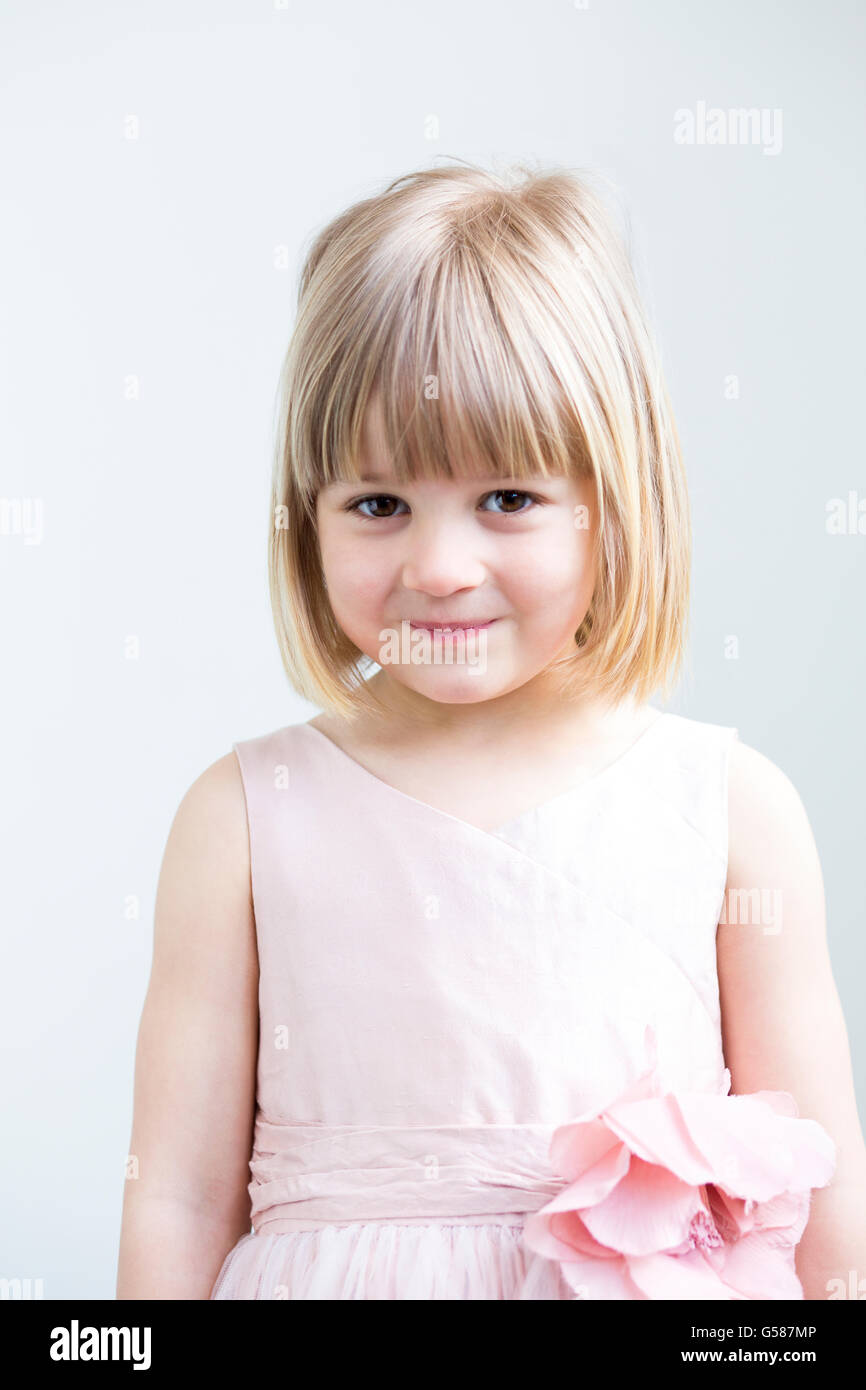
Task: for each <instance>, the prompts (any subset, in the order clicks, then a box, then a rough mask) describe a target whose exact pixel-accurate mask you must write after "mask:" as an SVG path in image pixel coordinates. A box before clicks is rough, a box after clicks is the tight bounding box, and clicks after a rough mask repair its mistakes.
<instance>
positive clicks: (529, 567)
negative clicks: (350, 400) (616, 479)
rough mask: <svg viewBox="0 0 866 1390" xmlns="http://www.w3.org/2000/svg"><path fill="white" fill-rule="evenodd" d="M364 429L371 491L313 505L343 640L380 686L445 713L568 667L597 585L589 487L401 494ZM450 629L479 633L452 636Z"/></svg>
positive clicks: (346, 487) (546, 483)
mask: <svg viewBox="0 0 866 1390" xmlns="http://www.w3.org/2000/svg"><path fill="white" fill-rule="evenodd" d="M372 420H373V423H372V426H371V425H370V424H369V423H368V426H367V428H366V429H365V434H364V452H363V458H364V463H365V468H364V474H363V476H364V478H365V482H364V483H333V484H331V485H330V486H328V487H325V488H323V489H322V490H321V491H320V493H319V495H318V498H317V503H316V506H317V524H318V534H319V547H320V552H321V557H322V564H323V568H324V575H325V582H326V584H327V589H328V598H329V600H330V603H331V607H332V609H333V612H334V617H335V618H336V620H337V623H338V624H339V626H340V628H341V629H342V630H343V632H345V633H346V635H347V636H348V637H349V638H350V639H351V640H352V641H353V642H354V643H355V645H356V646H357V647H359V648H360V650H361V651H363V652H364V653H365V654H366V655H367V656H369V657H371V658H372V660H373V661H375V662H377V663H378V664H379V665H380V666H381V667H382V670H383V672H385V673H386V675H387V676H390V677H391V678H392V679H394V680H396V681H398V682H400V684H401V685H403V686H406V687H407V688H408V689H410V690H413V691H415V692H416V693H417V694H419V695H422V696H424V697H426V698H428V699H431V700H434V701H439V702H443V703H446V704H460V703H473V702H477V701H483V700H490V699H493V698H495V697H496V696H499V695H504V694H506V693H507V692H508V691H511V690H515V689H517V688H518V687H520V686H522V685H525V684H526V682H527V681H530V680H532V679H533V677H535V676H538V675H539V673H541V672H542V671H544V670H545V668H546V667H547V666H548V665H549V663H550V662H551V661H553V660H554V659H555V658H556V657H559V656H564V655H573V654H574V652H575V650H576V648H575V644H574V634H575V633H576V631H577V629H578V628H579V626H580V624H581V622H582V621H583V618H584V617H585V615H586V612H587V609H588V607H589V604H590V600H591V598H592V593H593V588H594V584H595V566H594V563H593V547H594V541H595V534H596V508H595V501H596V499H595V486H594V483H593V482H592V480H584V479H580V480H577V479H571V478H562V477H558V478H543V477H538V478H537V479H522V480H517V479H510V480H509V479H508V478H503V477H502V476H499V475H498V476H495V477H478V476H476V477H466V478H465V479H459V480H452V479H434V480H429V481H427V480H421V481H418V482H412V483H403V484H399V483H397V482H396V481H395V480H394V478H393V475H392V474H390V473H389V470H388V465H387V461H386V458H385V454H384V451H383V450H382V449H381V448H377V428H376V421H375V413H373V414H372ZM449 623H451V624H457V625H460V626H461V627H464V626H465V625H469V624H481V625H484V626H482V627H481V628H480V630H478V629H476V630H475V631H463V632H462V633H456V632H455V633H454V634H453V635H451V636H449V635H448V634H447V633H443V632H442V630H441V628H442V626H444V625H447V624H449ZM410 624H411V626H410ZM425 625H427V626H425ZM437 625H439V629H440V630H439V631H438V633H437V631H436V627H437Z"/></svg>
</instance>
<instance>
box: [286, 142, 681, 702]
mask: <svg viewBox="0 0 866 1390" xmlns="http://www.w3.org/2000/svg"><path fill="white" fill-rule="evenodd" d="M374 398H375V403H377V404H380V405H381V412H382V414H381V418H382V425H383V431H384V439H385V441H386V446H387V449H388V453H389V455H390V458H389V460H388V461H389V463H390V465H391V467H392V469H393V471H394V474H395V476H396V478H397V480H398V481H399V482H406V481H411V480H412V479H413V478H430V477H448V478H454V477H466V476H467V474H468V470H469V469H472V470H473V471H474V468H475V466H477V467H478V469H479V470H482V471H484V472H486V473H489V474H494V475H498V476H503V477H504V476H508V477H516V478H518V479H523V478H528V477H530V476H532V475H535V476H536V477H537V476H538V475H541V476H543V477H546V476H551V475H563V474H565V475H567V476H570V477H591V478H592V479H593V480H594V483H595V489H596V492H595V496H596V500H597V523H598V524H597V530H596V547H595V559H596V582H595V588H594V592H593V595H592V599H591V601H590V605H589V610H588V613H587V616H586V618H585V619H584V620H583V622H582V623H581V626H580V628H579V630H578V631H577V632H576V633H575V650H574V654H573V655H570V656H569V657H568V659H567V661H566V662H565V663H564V664H562V663H557V665H560V666H561V677H562V689H563V691H564V692H565V693H566V694H568V695H574V694H575V693H576V692H577V691H578V690H581V691H589V692H591V693H592V694H593V695H598V696H601V697H603V698H605V699H606V700H610V701H612V702H613V703H619V701H620V700H622V699H624V698H626V697H627V696H628V695H630V694H631V695H633V696H634V697H635V698H636V699H637V700H638V701H639V702H643V701H644V700H645V699H646V698H647V697H648V696H649V695H650V694H651V693H652V692H653V691H654V690H656V689H657V688H658V687H659V686H660V685H661V686H663V687H664V690H665V694H667V693H668V692H669V690H670V688H671V686H672V685H673V683H674V681H675V679H676V678H677V675H678V673H679V669H680V665H681V662H682V653H683V646H684V642H685V630H686V627H687V622H688V599H689V567H690V550H691V523H690V518H689V504H688V494H687V488H686V480H685V473H684V469H683V463H682V458H681V452H680V444H679V438H678V434H677V429H676V425H675V422H674V418H673V413H672V410H671V406H670V402H669V399H668V394H667V390H666V387H665V384H664V381H663V378H662V372H661V367H660V361H659V355H658V352H657V349H656V346H655V344H654V341H653V338H652V335H651V332H650V329H649V327H648V323H647V320H646V317H645V314H644V310H643V308H642V305H641V302H640V297H639V294H638V290H637V286H636V282H635V278H634V274H633V271H632V268H631V264H630V260H629V257H628V254H627V253H626V251H625V250H624V248H623V245H622V243H621V241H620V237H619V235H618V234H617V232H616V230H615V227H614V224H613V221H612V219H611V217H610V214H609V212H608V211H607V209H606V207H605V205H604V203H603V201H602V199H601V197H600V196H599V195H598V193H597V192H596V191H594V190H593V188H592V187H591V184H590V181H589V179H588V178H587V177H586V176H585V175H584V174H583V173H581V174H580V175H578V174H575V173H574V172H573V171H571V170H569V169H563V168H547V169H542V170H533V169H531V168H530V167H528V166H527V165H518V166H514V167H512V169H511V170H510V171H509V172H508V173H506V175H504V176H499V175H496V174H493V173H490V172H488V171H486V170H484V169H482V168H480V167H478V166H475V165H470V164H462V163H461V164H457V165H452V166H445V167H436V168H430V169H421V170H418V171H416V172H414V173H409V174H404V175H403V176H401V177H400V178H397V179H395V180H394V181H393V182H392V183H390V184H389V185H388V186H387V187H386V188H385V189H384V191H383V192H381V193H379V194H377V195H376V196H373V197H369V198H366V199H364V200H362V201H360V202H358V203H355V204H354V205H353V206H352V207H350V208H348V210H347V211H345V212H343V213H341V214H340V215H339V216H337V217H336V218H335V219H334V220H333V221H331V222H330V223H329V224H328V225H327V226H326V227H325V228H324V229H323V230H321V231H320V232H319V233H318V235H317V236H316V237H315V239H314V241H313V242H312V245H311V247H310V249H309V251H308V254H307V256H306V259H305V261H304V264H303V268H302V271H301V279H300V287H299V293H298V314H297V320H296V324H295V327H294V330H293V333H292V336H291V340H290V343H289V346H288V350H287V352H286V357H285V361H284V363H283V367H282V371H281V374H280V384H279V406H278V426H277V443H276V455H275V460H274V471H273V486H272V493H271V513H270V532H269V554H268V580H269V587H270V596H271V605H272V609H273V615H274V622H275V626H276V632H277V640H278V643H279V647H280V653H281V656H282V660H283V665H284V668H285V670H286V672H287V674H288V677H289V679H290V681H291V682H292V684H293V685H294V687H295V688H296V689H297V690H298V691H299V693H300V694H301V695H302V696H303V697H304V698H305V699H307V700H309V701H311V702H312V703H313V704H316V705H319V706H321V707H324V708H325V709H328V710H330V711H333V712H336V713H338V714H341V715H343V716H345V717H347V718H349V719H352V718H353V717H354V716H355V715H356V714H357V713H358V712H359V711H360V708H361V707H362V706H367V708H370V706H371V703H372V705H373V706H375V705H378V701H377V699H376V698H375V696H374V693H373V692H372V691H370V690H369V689H368V688H367V682H366V675H365V663H368V662H372V658H369V657H367V656H366V654H365V653H363V652H361V651H360V650H359V649H358V648H357V647H356V646H355V645H354V643H353V642H351V640H350V639H349V638H347V637H346V635H345V634H344V633H343V632H342V630H341V629H340V628H339V627H338V625H337V623H336V620H335V618H334V614H333V612H332V610H331V606H330V604H329V602H328V596H327V590H326V587H325V579H324V575H323V573H322V565H321V556H320V552H319V545H318V535H317V525H316V496H317V493H318V491H319V490H320V489H321V488H322V487H324V486H326V485H327V484H329V483H332V482H352V481H357V480H358V479H359V475H360V472H361V471H362V468H361V465H362V463H363V458H362V457H361V454H360V450H361V437H362V431H363V424H364V418H365V413H366V412H367V410H368V407H370V405H371V404H373V403H374ZM455 461H459V462H458V465H457V466H456V467H455ZM372 665H373V666H375V662H373V663H372ZM368 669H369V668H368Z"/></svg>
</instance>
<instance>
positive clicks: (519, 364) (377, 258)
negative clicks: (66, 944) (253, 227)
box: [118, 165, 866, 1299]
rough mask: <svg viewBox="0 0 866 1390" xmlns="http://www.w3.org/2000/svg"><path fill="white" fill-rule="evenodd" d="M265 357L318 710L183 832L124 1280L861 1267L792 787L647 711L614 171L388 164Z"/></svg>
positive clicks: (280, 584) (659, 676)
mask: <svg viewBox="0 0 866 1390" xmlns="http://www.w3.org/2000/svg"><path fill="white" fill-rule="evenodd" d="M282 386H283V390H282V411H281V421H280V422H281V428H280V437H279V447H278V457H277V464H276V468H275V474H274V489H273V499H272V502H273V512H272V524H271V529H270V576H271V594H272V601H273V610H274V615H275V620H276V626H277V634H278V639H279V644H280V649H281V652H282V655H283V659H284V663H285V667H286V670H287V672H288V675H289V677H290V680H291V682H292V683H293V685H294V687H295V688H296V689H297V690H298V691H299V692H300V694H301V695H302V696H304V697H305V698H306V699H307V700H309V701H311V702H313V703H314V704H315V705H316V706H318V707H319V708H321V709H322V710H323V713H321V714H319V715H318V716H317V717H315V718H313V719H311V720H310V721H308V722H305V723H296V724H289V725H287V726H285V727H282V728H278V729H275V730H274V731H272V732H270V733H265V734H262V735H261V736H259V737H257V738H251V739H248V740H245V741H242V742H238V743H235V744H234V745H233V751H232V752H231V753H229V754H227V755H226V756H225V757H223V758H220V759H219V760H218V761H217V762H216V763H214V764H213V765H212V766H211V767H209V768H208V769H207V770H206V771H205V772H204V773H203V774H202V775H201V776H200V777H199V778H198V780H197V781H196V782H195V783H194V784H193V785H192V787H191V788H190V789H189V791H188V792H187V794H186V795H185V797H184V798H183V801H182V803H181V806H180V809H179V810H178V812H177V816H176V818H175V820H174V823H173V825H172V828H171V832H170V835H169V839H168V845H167V847H166V851H165V858H164V862H163V866H162V872H161V875H160V881H159V888H158V894H157V906H156V924H155V941H154V960H153V973H152V978H151V982H150V987H149V991H148V995H147V1000H146V1003H145V1007H144V1011H143V1016H142V1020H141V1028H140V1034H139V1043H138V1052H137V1061H136V1089H135V1117H134V1125H133V1135H132V1142H131V1152H132V1154H134V1155H135V1156H136V1159H137V1163H138V1174H139V1176H138V1177H137V1180H136V1181H134V1182H129V1183H128V1184H127V1188H126V1194H125V1201H124V1216H123V1232H122V1240H121V1251H120V1267H119V1279H118V1297H119V1298H138V1297H144V1298H200V1299H207V1298H212V1299H271V1298H283V1299H574V1298H589V1299H680V1298H683V1299H691V1298H696V1297H697V1298H720V1299H764V1298H768V1299H800V1298H803V1297H806V1298H811V1299H817V1298H827V1297H831V1296H837V1293H838V1289H837V1284H838V1287H839V1288H841V1287H842V1285H844V1288H845V1290H847V1288H848V1284H849V1280H850V1274H851V1271H859V1272H860V1273H861V1274H862V1273H863V1272H866V1218H864V1211H866V1150H864V1143H863V1137H862V1134H861V1131H860V1127H859V1122H858V1116H857V1109H856V1104H855V1099H854V1088H853V1081H852V1073H851V1063H850V1060H849V1052H848V1043H847V1037H846V1031H845V1025H844V1021H843V1017H842V1012H841V1009H840V1004H839V1000H838V996H837V992H836V988H835V985H834V981H833V977H832V973H831V968H830V962H829V959H828V953H827V945H826V939H825V925H824V906H823V896H822V886H821V874H820V868H819V863H818V859H817V854H816V850H815V846H814V841H813V838H812V834H811V831H810V828H809V825H808V822H807V819H806V816H805V813H804V811H803V808H802V805H801V802H800V800H799V798H798V795H797V793H796V791H795V789H794V787H793V786H792V785H791V783H790V782H789V780H788V779H787V777H786V776H785V775H784V773H782V772H781V771H780V770H779V769H778V768H777V767H775V766H774V765H773V764H772V763H771V762H769V761H768V760H767V759H766V758H765V757H763V756H762V755H761V754H760V753H758V752H756V751H755V750H753V749H750V748H748V747H745V746H744V745H743V744H742V743H740V742H739V741H738V739H737V731H736V729H734V728H731V727H727V726H724V725H717V724H708V723H704V722H700V721H697V720H694V719H688V718H685V717H683V716H680V715H675V714H672V713H666V712H660V711H658V710H657V709H654V708H652V707H651V706H650V705H649V704H648V703H647V701H648V697H649V696H650V695H651V694H652V693H653V692H654V691H656V690H658V689H663V690H664V691H665V693H667V692H668V691H669V690H670V688H671V686H672V684H673V681H674V679H675V676H676V674H677V672H678V669H679V666H680V664H681V659H682V650H683V644H684V640H685V631H686V610H687V598H688V585H689V549H690V532H689V519H688V502H687V495H686V485H685V479H684V475H683V468H682V463H681V458H680V450H679V443H678V438H677V432H676V427H675V424H674V420H673V416H672V413H671V408H670V404H669V400H668V396H667V393H666V390H665V386H664V383H663V380H662V374H661V370H660V366H659V359H658V355H657V351H656V349H655V347H654V344H653V341H652V338H651V335H650V332H649V330H648V327H647V323H646V320H645V316H644V313H643V311H642V308H641V306H640V302H639V297H638V293H637V290H636V286H635V282H634V278H633V274H632V271H631V268H630V264H629V261H628V257H627V254H626V252H625V250H624V249H623V246H622V244H621V241H620V238H619V235H618V233H617V231H616V230H615V226H614V222H613V220H612V218H611V216H610V214H609V213H608V211H607V209H606V207H605V204H604V201H603V199H602V198H601V197H600V195H599V193H598V192H597V191H596V190H595V189H593V187H592V184H591V182H590V181H589V180H588V179H587V178H586V177H583V176H580V177H578V176H576V175H574V174H572V173H570V172H568V171H560V170H552V171H543V172H538V171H532V170H526V169H521V170H518V171H516V172H515V174H514V175H513V176H510V177H508V178H499V177H495V176H493V175H491V174H489V173H487V172H485V171H483V170H481V169H477V168H474V167H471V166H460V165H458V166H457V167H439V168H435V169H431V170H423V171H420V172H417V173H414V174H411V175H407V176H405V177H403V178H400V179H398V180H396V182H394V183H392V184H391V185H390V187H388V188H387V189H386V190H385V191H384V192H383V193H382V194H381V195H379V196H376V197H371V198H369V199H367V200H365V201H363V202H361V203H359V204H358V205H356V206H354V207H351V208H350V209H349V210H348V211H347V212H345V213H343V214H342V215H341V216H339V217H337V218H336V219H335V220H334V221H333V222H332V223H331V225H330V226H328V227H327V228H326V229H325V230H324V231H323V232H322V233H321V235H319V237H318V239H317V240H316V241H315V243H314V245H313V246H312V249H311V251H310V253H309V255H308V257H307V260H306V263H305V266H304V269H303V274H302V281H301V289H300V299H299V315H298V320H297V324H296V327H295V330H294V334H293V337H292V341H291V344H290V347H289V351H288V354H287V358H286V362H285V367H284V373H283V381H282ZM371 671H372V672H373V673H372V674H371ZM251 1225H252V1229H251ZM834 1281H836V1282H834ZM841 1296H845V1293H844V1292H842V1295H841Z"/></svg>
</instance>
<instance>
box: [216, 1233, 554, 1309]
mask: <svg viewBox="0 0 866 1390" xmlns="http://www.w3.org/2000/svg"><path fill="white" fill-rule="evenodd" d="M522 1230H523V1223H522V1221H521V1222H518V1223H516V1224H503V1223H490V1224H486V1225H471V1226H470V1225H459V1224H454V1225H448V1224H444V1223H438V1222H437V1223H435V1224H430V1225H398V1224H391V1223H390V1222H389V1223H380V1222H362V1221H358V1222H353V1223H352V1224H350V1225H346V1226H321V1227H319V1228H317V1229H316V1230H312V1231H292V1232H288V1233H285V1232H284V1233H281V1234H272V1235H267V1234H264V1233H262V1234H257V1233H255V1232H252V1231H251V1232H250V1233H249V1234H248V1235H245V1236H242V1237H241V1239H240V1240H239V1241H238V1242H237V1244H236V1245H235V1246H234V1248H233V1249H232V1250H230V1251H229V1254H228V1255H227V1256H226V1258H225V1260H224V1261H223V1265H222V1268H221V1270H220V1272H219V1274H218V1275H217V1278H216V1282H215V1283H214V1286H213V1289H212V1290H211V1295H210V1297H211V1298H212V1299H287V1300H288V1299H327V1300H335V1299H347V1298H348V1299H453V1300H456V1299H460V1300H462V1299H564V1298H568V1299H573V1298H575V1296H576V1295H575V1293H574V1291H573V1289H571V1288H570V1286H569V1285H568V1284H567V1282H566V1281H565V1280H564V1279H563V1277H562V1274H561V1272H560V1268H559V1265H558V1264H557V1263H556V1261H553V1260H548V1259H545V1258H544V1257H543V1256H540V1255H536V1254H534V1253H533V1252H532V1251H531V1250H528V1249H527V1248H526V1247H525V1246H524V1245H523V1243H522V1240H521V1233H522Z"/></svg>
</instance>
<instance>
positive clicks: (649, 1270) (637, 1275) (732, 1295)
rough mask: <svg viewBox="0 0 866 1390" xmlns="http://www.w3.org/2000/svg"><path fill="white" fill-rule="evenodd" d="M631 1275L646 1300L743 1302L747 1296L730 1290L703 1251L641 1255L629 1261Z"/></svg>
mask: <svg viewBox="0 0 866 1390" xmlns="http://www.w3.org/2000/svg"><path fill="white" fill-rule="evenodd" d="M628 1269H629V1274H630V1275H631V1277H632V1279H633V1280H634V1282H635V1284H637V1286H638V1288H639V1289H640V1290H641V1292H642V1293H643V1295H644V1297H645V1298H653V1299H692V1298H718V1299H736V1300H738V1301H739V1300H741V1299H743V1298H745V1297H746V1295H745V1294H742V1293H739V1292H738V1291H737V1290H735V1289H731V1288H730V1287H729V1286H728V1285H727V1283H726V1282H725V1280H724V1278H723V1277H722V1276H721V1275H720V1274H719V1273H718V1271H717V1270H715V1269H714V1268H713V1265H712V1263H711V1262H710V1261H708V1260H707V1259H706V1257H705V1255H704V1253H703V1251H701V1250H690V1251H689V1252H688V1253H687V1254H685V1255H665V1254H658V1255H642V1256H640V1257H639V1258H637V1259H635V1258H633V1257H632V1258H630V1259H629V1261H628Z"/></svg>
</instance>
